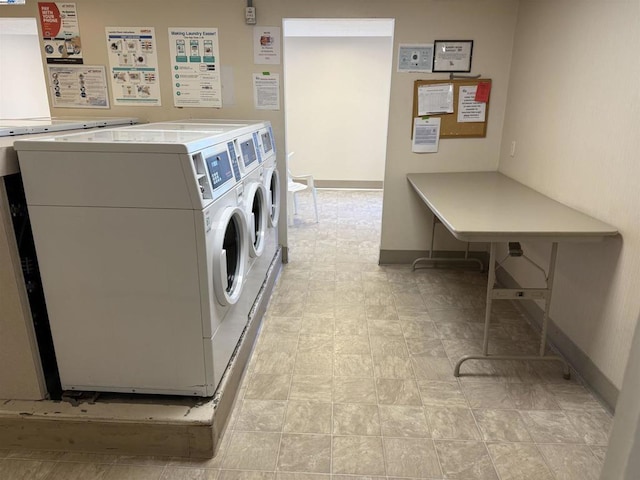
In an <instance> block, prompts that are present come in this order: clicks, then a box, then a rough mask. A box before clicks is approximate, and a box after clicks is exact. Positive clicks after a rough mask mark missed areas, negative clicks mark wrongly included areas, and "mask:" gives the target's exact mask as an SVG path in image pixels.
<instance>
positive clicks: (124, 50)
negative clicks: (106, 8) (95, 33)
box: [106, 27, 161, 107]
mask: <svg viewBox="0 0 640 480" xmlns="http://www.w3.org/2000/svg"><path fill="white" fill-rule="evenodd" d="M106 33H107V50H108V54H109V73H110V77H111V95H112V97H113V104H114V105H138V106H153V107H156V106H160V105H161V102H160V79H159V78H158V55H157V47H156V45H157V44H156V36H155V30H154V28H153V27H106Z"/></svg>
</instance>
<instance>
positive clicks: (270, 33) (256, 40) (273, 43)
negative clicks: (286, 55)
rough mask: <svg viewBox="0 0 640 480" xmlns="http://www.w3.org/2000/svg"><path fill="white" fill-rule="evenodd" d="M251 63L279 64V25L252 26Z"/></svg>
mask: <svg viewBox="0 0 640 480" xmlns="http://www.w3.org/2000/svg"><path fill="white" fill-rule="evenodd" d="M253 63H255V64H256V65H260V64H272V65H279V64H280V27H253Z"/></svg>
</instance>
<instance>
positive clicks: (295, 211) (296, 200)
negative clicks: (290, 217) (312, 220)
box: [291, 193, 298, 215]
mask: <svg viewBox="0 0 640 480" xmlns="http://www.w3.org/2000/svg"><path fill="white" fill-rule="evenodd" d="M291 196H292V197H293V213H295V214H296V215H297V214H298V197H297V196H296V194H295V193H292V194H291Z"/></svg>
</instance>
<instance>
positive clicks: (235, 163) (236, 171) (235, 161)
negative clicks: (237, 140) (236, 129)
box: [227, 142, 240, 182]
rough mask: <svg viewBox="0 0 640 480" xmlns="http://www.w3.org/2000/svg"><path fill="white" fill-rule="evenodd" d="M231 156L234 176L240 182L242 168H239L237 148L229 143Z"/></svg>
mask: <svg viewBox="0 0 640 480" xmlns="http://www.w3.org/2000/svg"><path fill="white" fill-rule="evenodd" d="M227 148H228V149H229V154H230V155H231V166H232V167H233V175H234V176H235V177H236V181H237V182H239V181H240V167H239V166H238V156H237V155H236V146H235V145H234V144H233V142H229V143H227Z"/></svg>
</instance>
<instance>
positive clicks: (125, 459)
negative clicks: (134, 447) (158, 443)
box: [115, 455, 171, 467]
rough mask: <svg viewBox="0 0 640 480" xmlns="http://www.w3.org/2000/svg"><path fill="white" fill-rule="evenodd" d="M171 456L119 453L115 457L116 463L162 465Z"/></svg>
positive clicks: (167, 461)
mask: <svg viewBox="0 0 640 480" xmlns="http://www.w3.org/2000/svg"><path fill="white" fill-rule="evenodd" d="M170 460H171V457H163V456H154V455H119V456H118V458H117V459H116V462H115V463H116V464H117V465H138V466H156V467H164V466H165V465H167V464H168V463H169V461H170Z"/></svg>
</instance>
